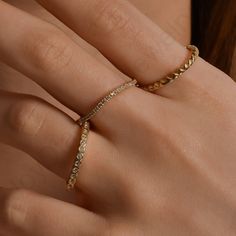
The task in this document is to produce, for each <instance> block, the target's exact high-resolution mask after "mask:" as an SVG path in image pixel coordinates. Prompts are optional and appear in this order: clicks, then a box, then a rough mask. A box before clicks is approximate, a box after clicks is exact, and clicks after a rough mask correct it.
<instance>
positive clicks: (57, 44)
mask: <svg viewBox="0 0 236 236" xmlns="http://www.w3.org/2000/svg"><path fill="white" fill-rule="evenodd" d="M29 41H30V42H26V44H25V45H26V50H25V51H26V52H27V53H28V54H29V58H30V60H31V61H32V64H33V66H34V67H36V68H37V69H40V70H46V71H48V72H50V71H55V70H58V69H60V68H64V67H65V66H67V65H68V64H69V63H70V61H71V58H72V53H73V50H72V48H71V46H70V43H69V42H68V40H67V39H66V37H65V36H64V35H63V34H62V33H61V32H58V31H57V30H46V31H45V32H40V33H35V34H33V35H32V37H31V38H30V39H29Z"/></svg>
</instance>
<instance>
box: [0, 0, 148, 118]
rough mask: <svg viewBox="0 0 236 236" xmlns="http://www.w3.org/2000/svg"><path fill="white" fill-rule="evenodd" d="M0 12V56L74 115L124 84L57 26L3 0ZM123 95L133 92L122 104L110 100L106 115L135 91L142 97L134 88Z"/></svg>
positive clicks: (129, 99)
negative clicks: (111, 103) (69, 109)
mask: <svg viewBox="0 0 236 236" xmlns="http://www.w3.org/2000/svg"><path fill="white" fill-rule="evenodd" d="M0 11H1V14H0V59H1V60H3V61H4V62H5V63H7V64H9V65H10V66H12V67H13V68H15V69H17V70H18V71H20V72H22V73H23V74H25V75H27V76H28V77H29V78H32V79H33V80H34V81H36V82H37V83H38V84H40V85H41V86H42V87H43V88H45V89H46V90H47V91H49V92H50V93H51V94H52V95H53V96H54V97H55V98H57V99H58V100H59V101H61V102H62V103H63V104H65V105H66V106H68V107H69V108H71V109H73V110H74V111H76V112H77V113H80V114H85V113H87V112H88V111H89V110H90V108H91V107H92V106H94V104H95V103H96V101H97V100H99V99H100V98H102V97H103V96H104V95H106V94H107V92H108V91H110V90H112V89H113V88H115V87H117V86H118V85H120V84H122V83H123V82H124V80H123V79H122V78H120V77H119V76H118V75H117V74H115V73H114V72H112V71H110V70H109V69H108V68H106V67H105V66H104V65H102V64H100V63H99V62H98V61H96V60H95V59H94V58H92V57H91V56H90V55H89V54H87V53H86V52H85V51H84V50H82V49H81V48H80V47H78V45H76V44H75V43H74V42H73V41H72V40H70V39H69V38H68V37H66V35H64V34H63V33H62V32H61V31H60V30H58V29H57V28H56V27H54V26H52V25H50V24H48V23H46V22H44V21H42V20H39V19H37V18H35V17H33V16H31V15H29V14H27V13H24V12H23V11H21V10H18V9H16V8H14V7H12V6H10V5H8V4H6V3H4V2H2V1H0ZM9 16H12V17H9ZM6 26H7V27H6ZM125 94H126V95H127V93H125V92H124V95H123V96H122V97H124V96H125ZM128 94H131V95H132V96H126V97H125V98H123V99H125V102H124V103H122V102H121V101H119V102H116V103H115V104H114V102H113V106H112V107H110V108H109V114H112V113H114V112H116V111H117V110H119V109H120V107H121V103H122V107H124V106H129V105H130V103H131V101H132V105H133V106H134V105H135V104H136V103H137V102H136V99H133V95H134V94H139V96H140V95H141V94H142V95H143V96H144V93H143V92H142V91H140V90H138V89H135V88H133V89H130V91H129V93H128ZM140 100H141V99H140ZM142 100H143V99H142ZM116 101H118V100H117V99H116ZM111 108H112V109H113V110H112V109H111ZM106 115H108V113H107V114H106Z"/></svg>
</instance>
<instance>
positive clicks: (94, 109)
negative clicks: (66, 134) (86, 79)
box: [78, 79, 137, 125]
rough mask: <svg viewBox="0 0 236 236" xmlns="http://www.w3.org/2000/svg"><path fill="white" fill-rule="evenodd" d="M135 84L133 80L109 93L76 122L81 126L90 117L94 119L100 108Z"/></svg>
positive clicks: (135, 81)
mask: <svg viewBox="0 0 236 236" xmlns="http://www.w3.org/2000/svg"><path fill="white" fill-rule="evenodd" d="M136 84H137V80H135V79H133V80H131V81H129V82H126V83H124V84H122V85H120V86H119V87H117V88H116V89H114V90H113V91H111V92H110V93H109V94H108V95H106V96H105V97H104V98H103V99H102V100H101V101H100V102H98V104H97V105H96V106H95V107H94V108H93V109H92V110H91V111H90V112H89V113H88V114H87V115H86V116H84V117H81V118H80V119H79V120H78V122H79V125H82V124H83V123H84V122H86V121H88V120H90V119H91V118H92V117H94V116H95V115H96V114H97V113H98V112H99V111H100V110H101V109H102V107H103V106H104V105H105V104H106V103H107V102H109V101H110V100H111V99H112V98H114V97H115V96H117V95H118V94H120V93H121V92H122V91H124V90H126V89H127V88H130V87H132V86H135V85H136Z"/></svg>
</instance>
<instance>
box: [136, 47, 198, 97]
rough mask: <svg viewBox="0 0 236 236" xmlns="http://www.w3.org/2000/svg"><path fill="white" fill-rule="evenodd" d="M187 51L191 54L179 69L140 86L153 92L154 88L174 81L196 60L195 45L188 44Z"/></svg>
mask: <svg viewBox="0 0 236 236" xmlns="http://www.w3.org/2000/svg"><path fill="white" fill-rule="evenodd" d="M186 48H187V49H188V50H189V51H191V56H190V58H189V59H188V61H187V62H186V63H185V64H184V65H182V66H181V67H180V68H179V69H177V70H176V71H175V72H174V73H172V74H169V75H168V76H166V77H165V78H163V79H161V80H159V81H156V82H154V83H153V84H150V85H146V86H140V88H142V89H144V90H146V91H149V92H152V93H154V92H155V91H156V90H158V89H159V88H161V87H163V86H165V85H167V84H169V83H171V82H173V81H175V80H176V79H178V78H179V77H180V76H181V75H182V74H183V73H184V72H185V71H187V70H188V69H189V68H190V67H191V66H192V65H193V63H194V62H195V61H196V59H197V58H198V56H199V50H198V48H197V47H196V46H194V45H188V46H187V47H186Z"/></svg>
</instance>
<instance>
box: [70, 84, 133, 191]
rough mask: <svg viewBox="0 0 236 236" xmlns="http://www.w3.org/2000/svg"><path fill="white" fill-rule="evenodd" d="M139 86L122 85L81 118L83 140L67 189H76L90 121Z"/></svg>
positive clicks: (81, 140)
mask: <svg viewBox="0 0 236 236" xmlns="http://www.w3.org/2000/svg"><path fill="white" fill-rule="evenodd" d="M136 84H137V81H136V80H131V81H129V82H126V83H124V84H122V85H120V86H119V87H117V88H116V89H114V90H113V91H111V92H110V93H109V94H108V95H106V96H105V97H104V98H103V99H102V100H101V101H100V102H99V103H98V104H97V105H96V106H95V107H94V108H93V109H92V110H91V112H89V113H88V115H86V116H84V117H82V118H80V119H79V120H78V121H77V123H78V124H79V125H80V126H81V127H82V131H81V139H80V144H79V148H78V153H77V155H76V159H75V161H74V164H73V166H72V169H71V172H70V176H69V179H68V181H67V189H68V190H71V189H73V188H74V186H75V184H76V181H77V177H78V173H79V169H80V165H81V163H82V160H83V158H84V155H85V151H86V146H87V140H88V133H89V127H90V124H89V120H90V119H91V118H92V117H94V116H95V115H96V114H97V113H98V112H99V111H100V110H101V109H102V107H103V106H104V105H105V104H106V103H107V102H109V101H110V100H111V99H112V98H114V97H115V96H117V95H118V94H120V93H121V92H122V91H124V90H126V89H128V88H130V87H132V86H135V85H136Z"/></svg>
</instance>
